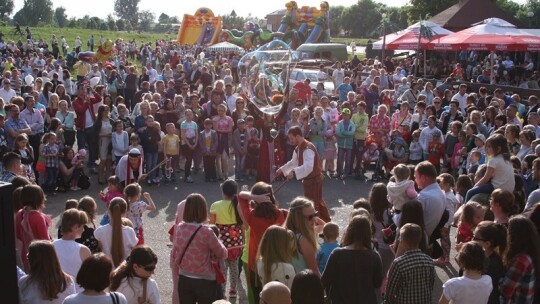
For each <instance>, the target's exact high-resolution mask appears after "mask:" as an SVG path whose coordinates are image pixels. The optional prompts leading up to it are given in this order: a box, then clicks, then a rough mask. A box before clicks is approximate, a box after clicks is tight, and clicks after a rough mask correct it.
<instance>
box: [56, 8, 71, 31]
mask: <svg viewBox="0 0 540 304" xmlns="http://www.w3.org/2000/svg"><path fill="white" fill-rule="evenodd" d="M54 20H55V21H56V24H57V25H58V27H65V26H66V25H67V23H68V17H67V15H66V9H65V8H64V7H62V6H60V7H57V8H56V9H55V10H54Z"/></svg>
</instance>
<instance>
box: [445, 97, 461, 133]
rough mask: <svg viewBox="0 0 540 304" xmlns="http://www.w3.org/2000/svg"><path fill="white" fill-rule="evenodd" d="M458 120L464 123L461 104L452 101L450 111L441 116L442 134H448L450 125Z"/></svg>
mask: <svg viewBox="0 0 540 304" xmlns="http://www.w3.org/2000/svg"><path fill="white" fill-rule="evenodd" d="M456 120H457V121H461V122H463V114H461V112H460V111H459V102H458V101H457V100H452V101H450V109H449V110H446V111H444V112H443V113H442V114H441V120H440V121H441V125H442V127H441V132H442V133H443V134H446V132H447V131H448V127H449V126H450V124H451V123H452V122H454V121H456Z"/></svg>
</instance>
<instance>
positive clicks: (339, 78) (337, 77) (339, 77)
mask: <svg viewBox="0 0 540 304" xmlns="http://www.w3.org/2000/svg"><path fill="white" fill-rule="evenodd" d="M344 78H345V71H343V69H342V68H341V62H338V63H337V64H336V69H335V70H334V72H333V73H332V80H333V81H334V88H337V87H339V85H340V84H342V83H343V79H344Z"/></svg>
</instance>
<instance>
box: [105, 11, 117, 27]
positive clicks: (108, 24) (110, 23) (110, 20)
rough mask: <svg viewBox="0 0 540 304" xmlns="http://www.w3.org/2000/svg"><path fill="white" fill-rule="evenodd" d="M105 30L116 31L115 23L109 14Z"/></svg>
mask: <svg viewBox="0 0 540 304" xmlns="http://www.w3.org/2000/svg"><path fill="white" fill-rule="evenodd" d="M107 30H109V31H117V30H118V28H117V27H116V21H115V20H114V18H113V16H112V15H111V14H108V15H107Z"/></svg>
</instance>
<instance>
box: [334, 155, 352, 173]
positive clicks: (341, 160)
mask: <svg viewBox="0 0 540 304" xmlns="http://www.w3.org/2000/svg"><path fill="white" fill-rule="evenodd" d="M351 155H352V149H348V148H338V156H337V174H338V175H341V174H351V172H350V168H351ZM344 164H345V167H343V165H344Z"/></svg>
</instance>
